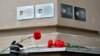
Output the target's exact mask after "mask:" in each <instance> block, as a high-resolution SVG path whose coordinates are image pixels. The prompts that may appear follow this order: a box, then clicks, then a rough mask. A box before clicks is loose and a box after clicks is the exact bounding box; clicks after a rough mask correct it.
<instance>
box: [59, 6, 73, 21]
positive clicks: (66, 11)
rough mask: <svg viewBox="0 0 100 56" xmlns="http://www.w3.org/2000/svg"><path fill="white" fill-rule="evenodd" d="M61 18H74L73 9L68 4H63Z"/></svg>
mask: <svg viewBox="0 0 100 56" xmlns="http://www.w3.org/2000/svg"><path fill="white" fill-rule="evenodd" d="M61 17H64V18H71V19H72V18H73V7H72V6H71V5H67V4H61Z"/></svg>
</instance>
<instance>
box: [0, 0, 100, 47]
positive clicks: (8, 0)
mask: <svg viewBox="0 0 100 56" xmlns="http://www.w3.org/2000/svg"><path fill="white" fill-rule="evenodd" d="M99 3H100V0H96V1H95V0H0V49H3V48H6V47H8V46H9V45H10V43H11V42H12V41H13V40H16V41H20V40H22V39H24V38H27V37H28V36H31V35H32V34H33V33H32V32H33V30H35V29H40V30H41V31H42V38H41V39H40V40H38V41H36V40H34V39H32V38H31V39H28V40H25V41H24V42H22V43H21V44H23V45H24V46H25V47H30V46H35V45H39V46H46V45H47V41H48V40H49V39H54V40H55V39H61V40H64V41H65V42H66V43H71V44H76V45H82V46H87V47H96V48H99V47H100V44H99V43H100V24H99V23H100V22H99V21H100V19H99V18H100V11H99V10H100V7H99ZM48 4H52V6H53V8H52V10H50V11H52V12H53V13H50V14H52V15H49V16H46V17H45V15H46V14H44V17H41V16H40V17H38V15H36V13H37V11H36V10H37V9H38V6H40V5H41V6H42V5H43V6H44V5H48ZM25 6H33V8H34V10H33V9H32V10H33V11H31V12H30V13H33V14H32V16H33V17H31V18H27V17H26V18H18V11H19V10H20V9H19V10H18V8H19V7H25ZM41 6H40V7H39V8H41ZM48 8H49V7H48ZM45 9H46V8H45ZM50 9H51V7H50ZM39 11H40V13H41V9H39ZM48 11H49V9H48ZM80 11H83V12H80ZM24 13H25V11H24V9H22V11H20V12H19V14H20V15H23V14H24ZM26 14H27V13H26ZM47 14H49V12H48V13H47ZM26 16H27V15H26ZM29 16H30V15H29ZM42 16H43V15H42ZM23 17H24V16H23ZM19 19H22V20H19Z"/></svg>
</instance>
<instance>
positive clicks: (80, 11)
mask: <svg viewBox="0 0 100 56" xmlns="http://www.w3.org/2000/svg"><path fill="white" fill-rule="evenodd" d="M73 10H74V12H73ZM73 16H74V18H75V20H80V21H86V10H85V9H84V8H80V7H73V6H71V5H67V4H61V17H64V18H69V19H72V18H73Z"/></svg>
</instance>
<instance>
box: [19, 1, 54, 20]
mask: <svg viewBox="0 0 100 56" xmlns="http://www.w3.org/2000/svg"><path fill="white" fill-rule="evenodd" d="M53 16H54V4H53V3H49V4H39V5H35V6H34V5H32V6H23V7H17V20H23V19H31V18H45V17H53Z"/></svg>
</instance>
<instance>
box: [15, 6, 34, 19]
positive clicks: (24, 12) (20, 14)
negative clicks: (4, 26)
mask: <svg viewBox="0 0 100 56" xmlns="http://www.w3.org/2000/svg"><path fill="white" fill-rule="evenodd" d="M31 18H34V6H33V5H32V6H24V7H17V20H23V19H31Z"/></svg>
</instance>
